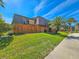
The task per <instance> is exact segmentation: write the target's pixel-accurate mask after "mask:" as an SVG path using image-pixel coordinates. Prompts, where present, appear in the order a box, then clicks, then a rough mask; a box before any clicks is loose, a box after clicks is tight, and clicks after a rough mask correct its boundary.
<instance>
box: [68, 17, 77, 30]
mask: <svg viewBox="0 0 79 59" xmlns="http://www.w3.org/2000/svg"><path fill="white" fill-rule="evenodd" d="M67 22H68V24H69V30H70V31H72V26H71V25H72V23H75V22H76V20H75V19H74V18H69V20H68V21H67Z"/></svg>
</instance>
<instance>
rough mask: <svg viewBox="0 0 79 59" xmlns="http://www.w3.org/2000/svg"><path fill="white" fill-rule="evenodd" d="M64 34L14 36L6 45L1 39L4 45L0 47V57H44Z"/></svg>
mask: <svg viewBox="0 0 79 59" xmlns="http://www.w3.org/2000/svg"><path fill="white" fill-rule="evenodd" d="M65 36H67V33H64V32H60V34H55V35H53V34H47V33H36V34H34V33H33V34H24V35H19V36H14V37H13V38H14V39H13V40H12V41H10V42H9V44H8V45H6V43H5V41H3V44H5V45H6V46H5V47H4V48H2V49H0V59H44V57H45V56H46V55H47V54H48V53H49V52H51V51H52V50H53V49H54V48H55V47H56V46H57V45H58V44H59V43H60V42H61V41H62V40H63V39H64V38H65ZM4 40H6V39H4ZM0 42H1V41H0ZM7 43H8V41H7ZM0 48H1V47H0Z"/></svg>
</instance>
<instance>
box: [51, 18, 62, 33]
mask: <svg viewBox="0 0 79 59" xmlns="http://www.w3.org/2000/svg"><path fill="white" fill-rule="evenodd" d="M61 24H62V17H56V18H55V19H54V20H53V21H52V22H51V27H53V26H55V27H56V33H58V31H59V30H60V26H61Z"/></svg>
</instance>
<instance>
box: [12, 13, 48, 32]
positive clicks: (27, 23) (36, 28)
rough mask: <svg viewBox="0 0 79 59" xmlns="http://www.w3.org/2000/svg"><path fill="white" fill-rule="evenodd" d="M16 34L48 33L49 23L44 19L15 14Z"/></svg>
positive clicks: (14, 26) (14, 29)
mask: <svg viewBox="0 0 79 59" xmlns="http://www.w3.org/2000/svg"><path fill="white" fill-rule="evenodd" d="M12 24H13V32H14V33H33V32H47V31H48V22H47V20H46V19H44V18H43V17H40V16H38V17H35V18H28V17H25V16H21V15H17V14H15V15H14V17H13V22H12Z"/></svg>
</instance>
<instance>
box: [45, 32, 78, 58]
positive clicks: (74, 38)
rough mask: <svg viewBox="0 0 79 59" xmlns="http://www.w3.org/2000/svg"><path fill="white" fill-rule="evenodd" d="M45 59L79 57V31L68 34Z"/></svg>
mask: <svg viewBox="0 0 79 59" xmlns="http://www.w3.org/2000/svg"><path fill="white" fill-rule="evenodd" d="M45 59H79V33H73V34H70V35H69V36H68V37H67V38H65V39H64V40H63V41H62V42H61V43H60V44H59V45H58V46H57V47H56V48H55V49H54V50H53V51H52V52H50V54H49V55H48V56H46V57H45Z"/></svg>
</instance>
